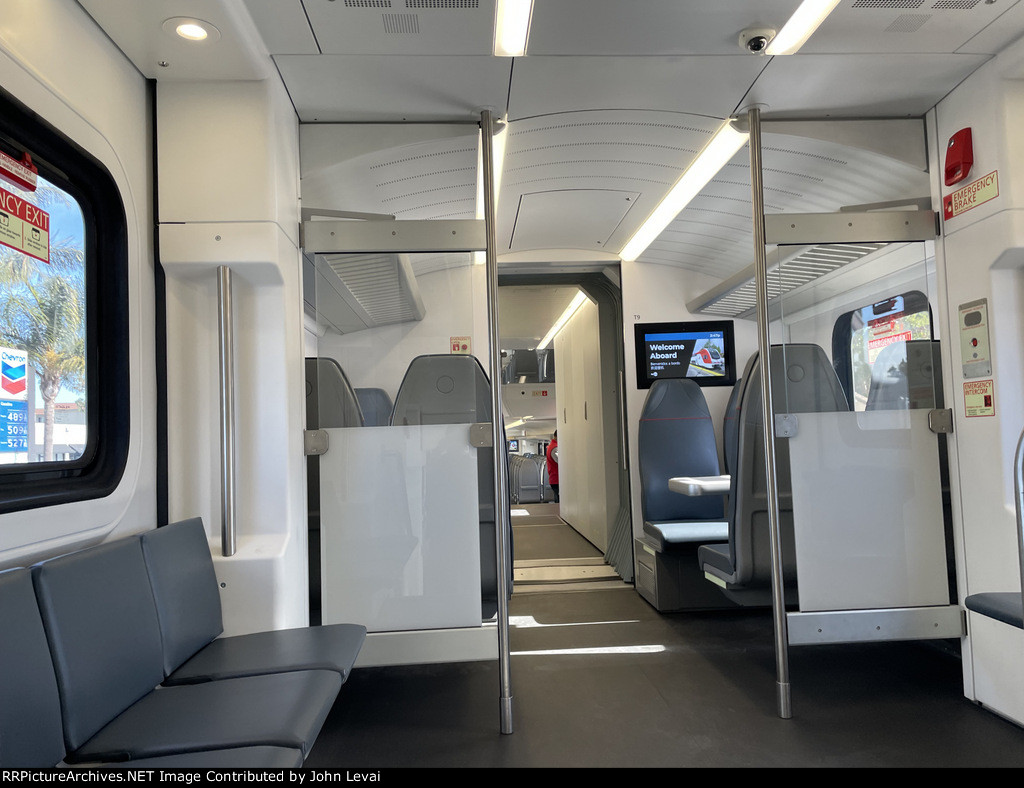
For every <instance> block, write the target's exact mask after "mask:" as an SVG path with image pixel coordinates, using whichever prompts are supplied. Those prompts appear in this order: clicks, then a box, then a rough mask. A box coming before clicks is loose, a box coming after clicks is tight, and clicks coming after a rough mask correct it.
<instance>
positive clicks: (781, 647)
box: [747, 107, 793, 720]
mask: <svg viewBox="0 0 1024 788" xmlns="http://www.w3.org/2000/svg"><path fill="white" fill-rule="evenodd" d="M747 120H748V122H749V124H750V143H749V144H750V189H751V198H752V201H753V206H752V207H753V214H754V279H755V283H756V286H757V287H756V290H757V341H758V351H759V353H760V357H761V401H762V403H763V405H764V408H763V413H762V418H763V429H764V464H765V478H766V480H767V486H768V531H769V534H770V537H771V554H772V616H773V618H774V621H775V670H776V680H775V683H776V690H777V693H778V708H779V716H780V717H781V718H782V719H784V720H788V719H789V718H790V717H792V716H793V711H792V708H791V706H790V689H789V650H788V649H789V632H788V628H787V625H786V600H785V597H784V593H785V592H784V589H783V584H782V535H781V532H782V529H781V527H780V524H779V489H778V478H777V475H776V472H775V408H774V404H773V402H772V375H771V359H770V356H769V348H770V347H771V343H770V341H769V337H768V261H767V254H766V252H765V231H764V189H763V183H762V179H761V112H760V110H759V109H758V108H757V107H752V108H750V109H749V110H748V111H747Z"/></svg>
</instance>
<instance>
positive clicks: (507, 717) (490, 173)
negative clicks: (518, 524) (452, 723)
mask: <svg viewBox="0 0 1024 788" xmlns="http://www.w3.org/2000/svg"><path fill="white" fill-rule="evenodd" d="M480 135H481V153H482V154H483V176H484V184H483V185H484V220H485V223H486V230H487V250H486V253H487V260H486V262H487V308H488V335H489V338H490V345H491V353H490V377H491V413H492V414H493V418H492V419H491V424H492V436H493V440H494V447H493V449H492V451H493V452H494V527H495V528H496V529H497V537H496V542H497V548H498V549H497V562H498V673H499V683H500V692H501V696H500V699H499V703H500V707H501V708H500V716H501V732H502V733H505V734H509V733H512V673H511V654H510V649H509V640H508V637H509V629H508V628H509V621H508V597H509V592H510V590H511V589H510V588H509V577H508V571H507V568H506V567H507V566H508V565H510V564H511V554H512V548H511V544H510V540H509V534H511V532H512V523H511V522H510V521H509V519H510V518H509V511H508V502H509V492H508V468H507V467H506V465H505V451H506V449H505V424H504V420H503V419H502V413H503V410H502V407H501V344H500V341H499V333H498V246H497V240H496V238H497V234H496V233H497V231H496V229H495V216H494V212H495V205H494V200H495V196H496V195H495V193H494V152H493V148H492V146H493V144H494V118H493V116H492V115H491V112H490V110H484V111H483V112H482V113H480Z"/></svg>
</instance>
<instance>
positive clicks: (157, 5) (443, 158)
mask: <svg viewBox="0 0 1024 788" xmlns="http://www.w3.org/2000/svg"><path fill="white" fill-rule="evenodd" d="M79 1H80V2H81V4H82V5H83V7H85V8H86V10H88V11H89V12H90V13H91V14H92V15H93V17H94V18H95V19H96V20H97V21H98V22H99V24H100V25H101V26H103V27H104V29H105V30H106V31H107V32H108V33H109V35H110V36H111V38H112V39H113V40H114V41H115V42H117V43H118V44H119V45H120V46H121V48H122V49H123V50H124V51H125V53H126V54H127V55H128V56H129V57H130V58H131V59H132V60H133V62H135V63H136V64H137V66H138V67H139V69H140V70H141V71H142V72H143V73H144V74H145V75H146V76H148V77H152V78H155V79H159V80H202V79H260V78H265V77H266V76H267V74H270V75H273V74H275V73H276V74H278V75H280V78H281V79H282V80H283V82H284V84H285V86H286V88H287V90H288V92H289V95H290V96H291V99H292V102H293V104H294V106H295V110H296V113H297V115H298V117H299V119H300V120H301V121H303V122H304V123H305V124H308V125H304V126H303V139H302V156H303V200H304V204H305V205H307V206H311V205H312V206H315V207H320V208H329V209H334V210H353V211H361V212H372V213H383V214H389V215H395V216H398V217H399V218H442V217H450V218H473V217H474V216H475V215H476V214H475V211H476V176H475V166H476V155H477V154H476V152H475V142H474V140H475V135H476V128H475V126H474V125H473V124H474V123H475V122H477V121H478V120H479V118H480V112H481V110H483V109H489V110H491V111H493V112H494V113H495V115H497V116H499V117H504V116H505V115H506V114H507V116H508V120H509V126H508V135H507V147H506V156H505V166H504V172H503V177H502V187H501V192H500V195H499V201H498V217H497V218H498V232H497V236H498V242H499V247H500V250H501V251H505V252H506V254H508V255H513V254H514V255H515V256H516V257H517V259H523V257H524V255H525V256H527V257H529V256H530V255H533V257H534V258H535V259H538V260H543V259H544V258H545V257H548V259H554V258H555V257H558V258H560V259H567V258H572V257H573V256H575V257H576V258H577V259H581V260H582V259H591V260H594V259H609V256H610V255H609V253H611V255H614V254H616V253H617V251H618V250H619V249H621V247H622V245H623V244H624V243H625V241H626V240H628V238H629V236H630V235H631V234H632V232H633V230H634V229H635V228H636V227H637V226H639V224H640V223H641V222H642V220H643V219H644V218H645V217H646V216H647V214H648V213H649V212H650V210H651V209H652V208H653V207H654V205H656V204H657V203H658V202H659V201H660V199H661V197H662V196H663V195H664V194H665V193H666V191H667V190H668V189H669V188H670V186H671V185H672V183H673V182H674V181H675V179H676V178H677V177H678V175H679V173H680V172H681V171H682V170H683V169H684V168H685V167H686V165H687V164H688V163H689V162H690V161H691V160H692V158H693V157H694V156H695V155H696V153H697V152H698V151H699V150H700V149H701V147H702V146H703V145H704V143H705V142H706V141H707V139H708V138H709V136H710V134H711V133H712V132H713V131H714V130H715V129H716V128H717V127H718V126H719V125H720V124H721V123H722V121H723V119H725V118H728V117H730V116H732V115H734V114H736V113H738V112H740V111H742V110H745V109H746V108H747V107H748V106H750V105H751V104H758V105H760V107H761V110H762V115H763V117H764V119H765V120H767V121H778V120H780V119H787V118H831V119H853V118H912V119H917V118H920V117H921V116H922V115H923V114H924V113H925V112H927V111H928V110H929V109H930V108H931V107H932V106H934V104H935V103H936V102H938V101H939V100H940V99H941V98H942V97H943V96H945V95H946V94H947V93H948V92H949V91H950V90H952V89H953V88H954V87H956V85H958V84H959V83H960V82H961V81H962V80H963V79H964V78H965V77H966V76H967V75H969V74H970V73H971V72H973V71H974V70H975V69H977V68H978V67H979V66H980V65H982V64H983V63H984V62H986V61H987V60H988V59H989V58H991V57H992V56H993V55H994V54H995V53H996V52H998V51H999V50H1000V49H1001V48H1002V47H1004V46H1006V45H1007V44H1008V43H1010V42H1012V41H1014V40H1016V39H1017V38H1019V37H1020V36H1021V34H1022V33H1024V3H1021V2H1020V0H994V1H992V0H842V2H841V3H840V5H839V6H838V7H837V9H836V10H835V11H834V12H833V14H832V16H831V17H830V18H829V19H828V20H827V21H826V22H825V24H824V25H823V26H822V27H821V28H820V29H819V30H818V32H817V33H816V34H815V35H814V36H813V37H812V38H811V40H810V41H809V43H808V44H807V45H806V46H805V47H804V49H803V50H802V51H801V53H799V54H797V55H794V56H790V57H774V58H771V57H765V56H758V55H752V54H750V53H748V52H746V51H745V50H743V49H742V48H741V47H740V46H739V44H738V38H739V34H740V31H742V30H743V29H745V28H750V27H769V28H778V27H781V25H782V23H783V22H784V21H785V19H786V18H788V16H789V15H790V14H791V13H792V12H793V10H794V9H795V8H796V7H797V6H798V5H799V0H535V5H534V17H533V24H532V28H531V37H530V43H529V49H528V55H527V56H526V57H521V58H514V59H513V58H496V57H493V56H492V55H491V54H490V52H491V42H492V36H493V32H492V31H493V17H494V5H495V3H494V0H79ZM193 15H197V16H199V17H201V18H204V19H208V20H210V21H211V22H213V23H214V24H216V25H217V26H218V28H219V29H220V30H221V33H222V37H221V40H220V41H219V42H217V43H216V44H213V45H207V46H205V48H194V47H193V48H189V47H188V45H187V44H185V43H183V42H180V41H178V40H176V39H174V37H173V36H170V35H168V34H166V33H164V32H163V31H162V30H161V29H160V25H161V23H162V21H163V20H164V19H166V18H167V17H170V16H193ZM161 60H162V61H164V62H166V63H167V64H168V65H167V66H159V65H157V63H158V61H161ZM410 121H413V122H419V123H425V124H444V125H443V127H442V126H435V125H423V126H416V127H407V128H406V129H405V131H401V130H399V131H393V132H387V133H383V132H381V130H382V129H384V128H385V127H384V126H383V125H378V126H375V127H373V128H372V129H371V131H372V133H371V134H370V135H369V138H370V139H371V140H372V144H368V143H365V139H366V138H367V135H366V134H364V135H363V139H364V142H362V143H359V144H358V145H355V146H354V147H351V148H346V150H347V151H348V154H349V155H348V156H347V157H346V160H345V161H336V160H333V159H331V156H333V155H334V154H333V151H334V150H337V147H335V146H333V145H327V144H326V143H324V140H325V139H327V138H329V137H330V136H331V134H332V133H333V132H332V131H331V129H332V127H331V126H328V125H326V124H335V123H343V124H353V123H371V122H372V123H376V124H393V123H401V122H410ZM452 124H456V125H454V126H453V125H452ZM458 124H467V125H465V126H463V127H460V126H459V125H458ZM393 128H394V127H392V129H393ZM409 128H412V129H414V131H409ZM347 129H348V131H352V129H353V127H352V126H348V127H347ZM346 133H348V132H346ZM356 136H358V135H356ZM812 136H813V137H814V138H807V137H794V136H787V135H782V134H780V133H778V132H772V131H771V127H770V126H766V134H765V140H764V145H765V149H764V165H765V187H766V188H765V198H766V203H767V210H768V212H778V211H787V210H788V211H825V210H835V209H837V208H838V207H840V206H843V205H851V204H861V203H870V202H877V201H886V200H897V199H905V198H912V197H917V196H924V195H926V194H927V193H928V188H927V178H926V176H925V175H924V174H923V172H922V169H921V166H920V159H921V158H922V157H923V150H924V134H923V125H922V124H915V125H914V127H913V128H911V129H910V130H909V131H908V129H907V128H906V127H903V128H901V129H899V133H898V135H896V134H888V135H883V137H889V138H892V139H895V138H896V137H897V136H899V138H900V139H901V140H902V141H903V143H904V145H903V151H897V150H896V149H895V148H894V149H892V150H877V149H876V150H873V151H871V150H865V149H864V146H862V145H861V144H859V143H857V142H856V141H855V140H856V136H857V135H852V136H848V137H847V136H844V135H830V134H825V135H822V134H817V135H812ZM840 138H842V139H844V142H837V141H836V140H837V139H840ZM850 140H854V142H853V143H850ZM869 147H870V146H869ZM908 149H909V150H914V149H916V150H917V153H914V154H913V155H907V154H906V153H905V150H908ZM325 151H326V152H327V153H326V155H325ZM750 226H751V222H750V206H749V173H748V172H747V164H746V153H745V152H741V153H740V154H737V157H736V158H735V159H734V160H733V163H732V164H731V165H729V166H727V167H726V168H725V169H724V170H723V171H722V172H721V173H720V174H719V176H718V177H717V178H716V179H715V180H714V181H713V182H712V183H711V184H710V185H709V186H708V187H706V189H705V190H704V192H703V194H702V195H701V196H700V197H699V198H698V199H696V200H695V201H694V202H693V203H692V204H691V205H690V206H689V207H688V208H687V209H686V210H685V211H683V213H682V214H680V216H679V217H678V218H677V219H676V221H675V222H673V223H672V224H671V225H670V226H669V227H668V229H667V230H666V231H665V232H664V233H663V234H662V236H661V237H660V238H659V239H658V240H657V241H656V242H655V243H654V244H653V245H652V246H651V247H650V248H649V249H648V251H647V252H646V253H645V255H644V256H643V257H641V261H646V262H652V263H661V264H667V265H675V266H679V267H681V268H685V269H688V270H692V271H697V272H700V273H706V274H710V275H713V276H716V277H718V278H721V279H724V278H727V277H728V276H730V275H731V274H733V273H735V272H736V271H738V270H740V269H742V268H744V267H745V266H746V265H747V264H748V263H749V262H750V260H751V254H750V251H749V249H750ZM435 263H436V264H438V265H440V264H441V263H438V262H437V261H435ZM418 270H419V269H418Z"/></svg>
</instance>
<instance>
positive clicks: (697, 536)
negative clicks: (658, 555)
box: [644, 520, 729, 553]
mask: <svg viewBox="0 0 1024 788" xmlns="http://www.w3.org/2000/svg"><path fill="white" fill-rule="evenodd" d="M644 533H645V534H647V535H648V536H649V537H650V538H651V539H653V540H654V541H655V542H656V543H657V545H658V549H659V550H660V551H661V552H663V553H666V552H671V551H672V550H674V549H675V550H677V549H680V548H683V547H686V548H688V549H692V546H693V545H695V544H696V545H702V544H704V543H706V542H716V541H721V542H725V541H728V539H729V523H727V522H723V521H714V520H711V521H709V520H694V521H683V522H671V521H666V522H645V523H644Z"/></svg>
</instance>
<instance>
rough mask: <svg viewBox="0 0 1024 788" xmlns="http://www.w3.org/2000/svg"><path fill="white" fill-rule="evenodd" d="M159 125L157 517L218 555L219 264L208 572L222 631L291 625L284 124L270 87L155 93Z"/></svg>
mask: <svg viewBox="0 0 1024 788" xmlns="http://www.w3.org/2000/svg"><path fill="white" fill-rule="evenodd" d="M157 114H158V123H159V134H160V140H161V146H160V160H159V165H160V197H161V202H160V211H161V215H160V221H161V226H160V242H161V247H160V251H161V260H162V262H163V264H164V267H165V269H166V270H167V335H168V349H167V356H168V362H167V366H168V375H167V377H168V392H167V397H168V432H169V447H168V453H169V458H168V462H169V473H170V478H171V487H170V514H171V517H172V519H176V518H181V517H191V516H196V515H201V516H202V517H203V519H204V521H205V523H206V526H207V531H208V533H209V534H210V536H211V541H212V542H213V543H214V546H215V549H216V546H217V544H218V542H219V538H220V495H221V481H220V436H219V413H220V408H219V394H218V392H219V388H218V387H219V372H218V314H217V277H216V269H217V267H218V266H220V265H226V266H228V267H229V268H231V270H232V279H233V282H234V299H233V300H234V312H235V315H234V318H235V319H234V331H235V386H236V404H235V407H236V419H235V424H236V433H237V437H236V479H237V499H236V500H237V524H238V544H239V549H238V552H237V554H236V555H235V556H234V557H231V558H217V559H216V565H217V573H218V578H219V579H220V580H221V582H222V583H225V584H226V586H225V587H224V589H223V593H222V602H223V605H224V616H225V630H226V631H227V632H228V633H230V634H237V633H241V632H248V631H255V630H259V629H272V628H282V627H293V626H301V625H304V624H305V623H306V622H307V620H308V580H307V557H306V534H307V521H306V500H305V488H306V476H305V457H304V455H303V451H302V430H303V428H304V413H305V381H304V379H303V374H302V369H303V362H302V359H303V358H304V347H303V340H304V333H303V332H304V329H303V306H302V282H301V270H302V269H301V265H300V256H299V251H298V248H297V235H298V120H297V118H296V117H295V113H294V110H293V109H292V107H291V104H290V102H289V100H288V96H287V94H286V93H285V91H284V89H283V87H282V86H281V85H280V84H279V83H277V82H276V81H267V82H244V83H192V84H186V83H173V84H168V85H161V86H160V90H159V91H158V113H157ZM183 162H187V164H188V166H187V167H185V166H183ZM254 594H255V595H256V598H257V599H258V600H259V601H258V603H256V604H254V603H253V595H254Z"/></svg>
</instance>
